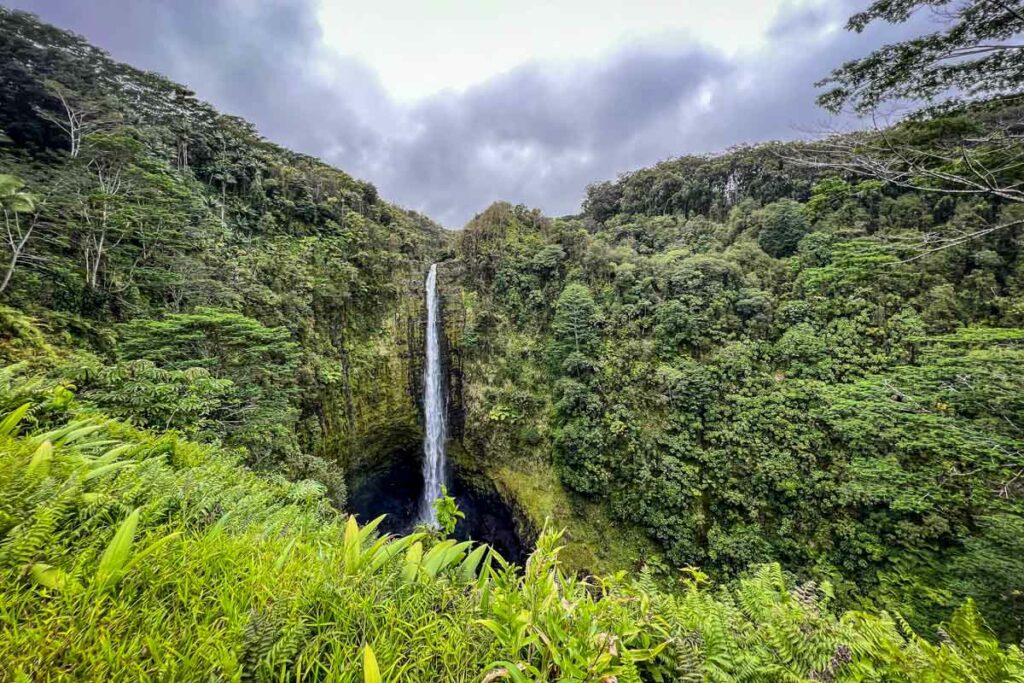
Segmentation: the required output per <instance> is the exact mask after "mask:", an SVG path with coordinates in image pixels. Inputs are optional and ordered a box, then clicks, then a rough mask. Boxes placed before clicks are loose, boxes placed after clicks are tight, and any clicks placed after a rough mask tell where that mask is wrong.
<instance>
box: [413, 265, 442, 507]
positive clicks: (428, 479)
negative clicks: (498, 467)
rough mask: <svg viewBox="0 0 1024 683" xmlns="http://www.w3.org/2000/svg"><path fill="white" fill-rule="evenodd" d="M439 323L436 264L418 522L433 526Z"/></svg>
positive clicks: (438, 448)
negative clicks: (421, 495) (421, 487)
mask: <svg viewBox="0 0 1024 683" xmlns="http://www.w3.org/2000/svg"><path fill="white" fill-rule="evenodd" d="M440 337H441V321H440V312H439V310H438V300H437V264H436V263H435V264H433V265H432V266H430V272H429V273H428V274H427V349H426V352H427V353H426V363H425V365H424V368H423V413H424V418H425V422H426V428H427V429H426V431H427V433H426V436H425V437H424V439H423V500H422V501H421V503H420V521H421V522H426V523H427V524H431V525H434V526H436V525H437V513H436V512H435V511H434V500H436V499H437V498H440V497H441V485H442V484H444V471H445V460H444V442H445V409H446V408H447V406H446V403H447V402H446V400H445V394H444V383H443V380H442V377H441V343H440Z"/></svg>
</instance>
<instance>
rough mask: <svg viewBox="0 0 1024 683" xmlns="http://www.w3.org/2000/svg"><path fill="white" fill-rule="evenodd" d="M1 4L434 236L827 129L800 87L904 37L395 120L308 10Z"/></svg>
mask: <svg viewBox="0 0 1024 683" xmlns="http://www.w3.org/2000/svg"><path fill="white" fill-rule="evenodd" d="M11 4H12V5H13V6H15V7H18V8H22V9H27V10H29V11H32V12H35V13H37V14H39V15H40V16H41V17H42V18H43V19H44V20H47V21H50V22H52V23H54V24H56V25H58V26H61V27H63V28H68V29H71V30H74V31H76V32H78V33H81V34H83V35H85V36H86V38H88V39H89V40H91V41H93V42H94V43H96V44H98V45H100V46H101V47H103V48H105V49H107V50H108V51H109V52H110V53H111V54H112V55H113V56H114V57H115V58H118V59H121V60H123V61H127V62H129V63H132V64H134V65H136V66H139V67H142V68H146V69H152V70H155V71H159V72H161V73H164V74H166V75H167V76H169V77H171V78H173V79H174V80H177V81H180V82H183V83H186V84H187V85H189V86H190V87H191V88H193V89H194V90H195V91H196V92H197V93H198V94H199V96H200V97H203V98H204V99H207V100H209V101H210V102H212V103H213V104H214V105H215V106H217V107H218V108H220V109H222V110H224V111H228V112H230V113H235V114H239V115H241V116H244V117H245V118H247V119H249V120H251V121H253V122H254V123H255V124H256V125H257V127H258V128H259V129H260V131H261V133H263V134H264V135H266V136H267V137H268V138H270V139H272V140H275V141H277V142H280V143H282V144H285V145H287V146H290V147H293V148H295V149H297V150H300V151H303V152H306V153H309V154H313V155H316V156H320V157H322V158H324V159H325V160H327V161H329V162H331V163H334V164H336V165H338V166H339V167H341V168H343V169H345V170H346V171H349V172H350V173H353V174H355V175H357V176H360V177H363V178H366V179H368V180H371V181H373V182H374V183H376V184H377V185H378V186H379V188H380V190H381V193H382V194H383V195H384V196H385V197H387V198H388V199H390V200H392V201H395V202H397V203H399V204H401V205H404V206H407V207H409V208H414V209H417V210H420V211H423V212H425V213H427V214H428V215H430V216H432V217H433V218H435V219H436V220H438V221H440V222H442V223H443V224H445V225H448V226H449V227H457V226H459V225H461V224H462V223H464V222H465V221H466V220H467V219H468V218H469V217H471V216H472V215H473V214H474V213H476V212H478V211H480V210H482V209H483V208H485V207H486V206H487V205H488V204H489V203H490V202H491V201H494V200H497V199H507V200H509V201H513V202H517V203H518V202H522V203H525V204H529V205H531V206H538V207H540V208H542V209H543V210H545V211H546V212H547V213H551V214H562V213H569V212H573V211H575V210H576V209H577V208H578V206H579V202H580V199H581V197H582V194H583V188H584V187H585V185H586V184H587V183H590V182H593V181H595V180H601V179H606V178H611V177H614V176H615V175H616V174H618V173H621V172H625V171H629V170H632V169H635V168H638V167H641V166H646V165H649V164H652V163H655V162H657V161H659V160H661V159H664V158H668V157H671V156H677V155H680V154H685V153H701V152H713V151H719V150H723V149H725V148H727V147H729V146H732V145H735V144H739V143H743V142H757V141H763V140H769V139H789V138H794V137H800V136H804V135H806V134H807V131H808V130H810V129H815V128H822V127H824V126H825V125H826V124H829V125H835V124H836V122H835V121H832V122H829V121H828V120H827V119H826V117H825V115H824V113H823V112H822V111H821V110H819V109H818V108H817V107H816V106H815V104H814V95H815V92H814V88H813V85H812V84H813V83H814V81H816V80H818V79H819V78H821V77H822V76H823V75H825V74H826V73H827V72H828V70H829V69H830V68H832V67H833V66H836V65H838V64H840V63H841V62H842V61H844V60H846V59H849V58H851V57H853V56H855V55H858V54H863V53H865V52H867V51H868V50H870V49H871V48H873V47H876V46H877V45H879V44H881V43H882V42H884V41H887V40H893V39H898V38H899V37H902V36H904V35H906V34H907V33H909V32H913V30H914V29H915V28H917V27H915V26H913V25H911V26H904V27H895V28H892V27H885V28H883V29H881V30H878V29H875V30H869V31H868V32H867V33H865V34H862V35H853V34H847V33H845V32H840V33H835V32H833V33H826V32H825V30H826V28H827V27H828V26H830V25H833V26H834V25H835V24H836V23H837V22H838V21H841V20H842V19H844V18H845V16H847V15H848V14H849V13H851V12H852V11H853V10H855V9H856V8H857V6H859V5H861V4H863V3H862V2H853V0H843V2H837V3H834V4H833V5H832V6H830V7H829V8H827V9H825V8H816V9H813V10H805V11H795V10H791V11H787V12H783V13H782V15H781V16H780V17H779V18H778V20H777V21H776V23H775V25H774V26H773V27H772V29H771V31H770V32H769V45H768V46H767V47H765V48H764V49H763V50H761V51H760V52H758V53H757V54H754V55H747V56H745V57H739V58H733V59H729V58H726V57H724V56H722V55H720V54H717V53H716V52H714V51H713V50H710V49H708V48H706V47H703V46H700V45H694V44H686V43H680V44H679V45H677V46H674V47H671V48H670V47H665V46H664V45H661V46H657V47H653V46H646V47H645V46H635V47H632V48H630V49H624V50H620V51H618V52H615V53H612V54H608V55H607V56H605V57H604V58H602V59H600V60H592V61H586V62H579V63H576V64H572V65H560V66H557V67H556V66H553V65H548V64H542V63H536V64H526V65H523V66H521V67H519V68H517V69H514V70H512V71H510V72H508V73H505V74H501V75H499V76H496V77H494V78H491V79H490V80H488V81H486V82H484V83H481V84H479V85H476V86H474V87H471V88H468V89H466V90H464V91H462V92H443V93H439V94H436V95H434V96H431V97H429V98H427V99H425V100H422V101H420V102H417V103H414V104H409V105H405V104H399V103H396V102H395V101H394V100H392V99H391V98H390V96H389V95H388V93H387V91H386V90H385V89H384V88H383V87H382V85H381V84H380V82H379V80H378V79H377V77H376V75H375V74H374V72H373V71H372V70H371V69H370V68H369V67H367V66H366V65H364V64H361V63H359V62H357V61H355V60H350V59H345V58H341V57H338V56H337V55H335V54H333V53H332V54H326V53H324V52H322V50H323V48H322V41H321V34H320V28H319V26H318V25H317V22H316V16H315V7H314V3H313V0H275V1H274V2H260V3H238V2H235V1H234V0H176V1H175V2H174V3H167V2H163V1H162V0H134V1H131V2H129V1H126V0H98V1H96V2H90V3H82V2H77V1H75V0H21V1H16V2H13V3H11ZM325 63H326V64H328V65H329V68H327V69H317V68H315V66H316V65H322V64H325ZM841 123H845V124H847V125H849V124H851V121H843V122H841Z"/></svg>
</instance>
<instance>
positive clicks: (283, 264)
mask: <svg viewBox="0 0 1024 683" xmlns="http://www.w3.org/2000/svg"><path fill="white" fill-rule="evenodd" d="M0 29H2V30H0V53H2V54H3V55H4V60H3V64H2V66H0V69H2V80H3V82H4V83H5V86H4V88H3V92H2V94H0V98H2V101H0V130H2V131H3V132H4V133H5V134H6V135H5V140H6V143H4V144H2V145H0V173H2V174H5V183H6V184H5V185H4V190H3V191H4V192H5V193H8V194H9V195H11V196H14V195H16V194H18V193H22V194H27V195H29V196H31V197H32V205H31V207H30V210H28V211H24V212H22V213H21V214H19V215H17V218H18V221H19V225H18V226H17V228H16V230H12V233H14V232H17V234H15V239H14V242H13V243H14V244H17V249H16V250H9V253H8V260H7V262H5V264H4V266H5V270H4V275H3V277H5V280H4V288H3V292H2V295H3V297H4V300H5V303H7V304H8V305H11V306H14V307H16V308H19V309H21V310H23V311H25V312H27V313H29V314H30V315H32V316H34V317H37V318H39V319H40V320H41V321H43V324H44V325H45V326H46V327H47V328H48V329H49V330H51V331H52V333H53V334H54V335H56V336H57V338H59V339H60V340H61V342H62V343H63V344H64V345H66V346H68V347H72V348H74V349H75V354H74V355H72V356H68V355H67V354H61V357H60V358H59V359H57V363H56V365H55V366H52V367H47V368H45V371H46V372H48V373H49V374H51V375H59V376H61V377H63V378H65V379H66V380H67V381H68V382H70V383H73V384H74V385H75V386H76V387H77V389H78V395H79V397H80V398H83V399H88V400H89V401H90V402H91V403H93V404H94V405H96V406H98V407H100V408H102V409H104V410H107V411H109V412H110V413H111V414H113V415H119V416H124V417H131V418H133V419H134V420H135V421H136V423H137V424H139V425H140V426H143V427H160V428H171V427H174V428H177V429H180V430H182V431H183V432H184V433H185V434H188V435H190V436H194V437H203V438H206V439H212V440H215V441H218V442H222V443H224V444H225V445H227V446H231V447H244V448H245V449H246V451H247V453H248V455H247V458H246V461H247V462H248V463H249V464H250V465H252V466H254V467H257V468H259V469H268V470H276V471H282V472H285V473H287V474H289V476H292V477H296V478H302V477H311V478H314V479H317V480H319V481H321V482H322V483H324V484H325V485H327V486H328V487H329V489H330V490H331V492H332V496H333V497H334V500H335V501H336V502H337V503H338V504H339V505H341V506H343V505H344V502H345V477H346V474H347V470H348V469H350V467H349V462H348V461H349V460H350V459H352V458H358V457H362V454H363V453H364V452H367V451H371V450H372V449H373V447H375V446H376V445H377V444H378V443H379V442H381V441H387V440H389V439H391V440H395V441H400V442H405V441H410V440H411V442H412V443H416V442H417V439H418V437H417V432H418V429H419V428H418V425H417V417H416V407H415V397H416V396H417V395H418V391H417V390H416V388H415V386H414V385H415V384H416V382H417V379H416V378H417V376H418V375H417V372H416V370H415V368H414V367H413V364H415V363H416V362H417V359H416V357H415V354H414V353H412V352H410V348H418V343H417V342H416V341H415V335H416V334H417V331H416V329H415V326H414V325H413V322H412V321H414V320H415V319H416V317H417V315H418V313H417V306H418V305H420V304H418V298H417V297H415V296H410V293H414V292H415V291H416V287H417V286H419V285H418V283H419V280H420V275H419V274H420V272H421V271H422V269H423V268H424V267H425V264H427V263H429V262H431V261H432V260H434V259H433V256H432V255H433V254H434V253H436V252H437V251H438V249H439V248H440V247H441V245H442V244H443V242H444V235H443V232H442V229H441V228H440V227H439V226H437V225H436V224H434V223H432V222H431V221H429V220H428V219H426V218H425V217H423V216H419V215H417V214H414V213H410V212H408V211H404V210H402V209H400V208H398V207H396V206H393V205H391V204H388V203H387V202H385V201H383V200H382V199H380V198H379V197H378V196H377V191H376V189H375V188H374V187H373V186H372V185H370V184H368V183H365V182H362V181H358V180H355V179H353V178H352V177H350V176H348V175H347V174H345V173H344V172H342V171H339V170H337V169H334V168H331V167H329V166H327V165H325V164H323V163H321V162H319V161H317V160H316V159H312V158H309V157H305V156H302V155H299V154H295V153H292V152H290V151H288V150H285V149H282V148H280V147H278V146H276V145H274V144H272V143H270V142H267V141H266V140H263V139H262V138H260V137H259V135H258V134H257V133H256V131H255V130H254V128H253V127H252V126H251V125H250V124H249V123H247V122H246V121H243V120H241V119H238V118H235V117H231V116H225V115H222V114H219V113H218V112H216V111H215V110H214V109H212V108H211V107H210V106H209V105H206V104H204V103H202V102H200V101H198V100H196V99H195V97H194V96H193V94H192V93H191V92H189V91H188V90H187V89H185V88H184V87H182V86H179V85H177V84H175V83H171V82H169V81H167V80H166V79H164V78H162V77H160V76H159V75H157V74H152V73H144V72H141V71H138V70H136V69H133V68H131V67H129V66H126V65H124V64H119V63H117V62H114V61H113V60H111V59H110V58H109V57H108V56H107V55H106V54H104V53H103V52H102V51H100V50H98V49H96V48H94V47H92V46H90V45H89V44H87V43H86V42H84V40H82V39H81V38H79V37H76V36H74V35H71V34H69V33H66V32H64V31H60V30H58V29H55V28H53V27H50V26H46V25H45V24H41V23H39V22H38V21H36V20H34V19H33V18H31V17H30V16H29V15H26V14H22V13H18V12H11V11H9V10H6V9H0ZM69 112H70V114H69ZM69 116H70V118H69ZM12 227H13V226H12ZM8 276H9V278H8ZM2 360H4V361H5V362H11V361H12V360H18V359H17V358H15V357H7V358H4V359H2ZM370 434H372V435H373V438H372V439H371V440H370V441H369V442H368V441H367V439H368V435H370Z"/></svg>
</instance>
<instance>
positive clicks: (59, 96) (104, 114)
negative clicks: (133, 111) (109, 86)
mask: <svg viewBox="0 0 1024 683" xmlns="http://www.w3.org/2000/svg"><path fill="white" fill-rule="evenodd" d="M43 86H44V87H45V88H46V92H47V93H49V94H50V95H51V96H52V97H53V98H55V99H56V100H57V101H58V102H60V110H59V111H57V112H54V111H50V110H48V109H43V108H38V110H37V111H38V112H39V115H40V117H42V118H43V119H45V120H47V121H49V122H51V123H53V124H54V125H56V126H57V127H58V128H60V129H61V130H62V131H63V132H64V134H65V135H67V136H68V154H69V155H70V156H71V158H72V159H75V158H77V157H78V155H79V153H81V151H82V143H83V141H84V140H85V139H86V137H88V136H89V135H90V134H92V133H96V132H99V131H101V130H104V129H106V128H108V127H109V126H111V125H113V124H114V123H116V122H117V121H120V120H121V117H120V115H119V114H117V113H116V112H112V111H111V110H110V104H109V103H107V102H104V101H102V100H99V99H93V98H88V97H84V96H82V95H81V94H79V93H77V92H75V91H74V90H72V89H71V88H69V87H67V86H66V85H64V84H63V83H60V82H58V81H54V80H47V81H44V82H43Z"/></svg>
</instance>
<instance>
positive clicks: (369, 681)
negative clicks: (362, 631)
mask: <svg viewBox="0 0 1024 683" xmlns="http://www.w3.org/2000/svg"><path fill="white" fill-rule="evenodd" d="M383 681H384V679H383V678H381V676H380V667H379V666H377V657H375V656H374V654H373V648H371V647H370V646H369V645H365V646H363V683H383Z"/></svg>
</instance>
